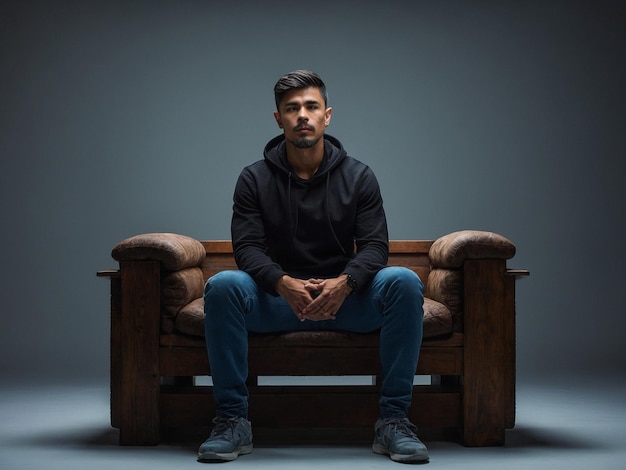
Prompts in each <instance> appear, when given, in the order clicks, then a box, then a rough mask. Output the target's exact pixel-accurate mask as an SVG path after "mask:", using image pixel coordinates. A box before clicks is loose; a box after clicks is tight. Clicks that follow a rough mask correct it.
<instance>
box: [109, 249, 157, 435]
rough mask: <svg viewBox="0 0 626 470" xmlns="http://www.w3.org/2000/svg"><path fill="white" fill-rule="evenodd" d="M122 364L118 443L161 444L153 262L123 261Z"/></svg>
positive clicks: (120, 333)
mask: <svg viewBox="0 0 626 470" xmlns="http://www.w3.org/2000/svg"><path fill="white" fill-rule="evenodd" d="M121 273H122V278H121V299H122V303H121V315H120V317H121V318H120V324H119V339H120V354H121V356H122V357H123V358H124V360H123V362H122V371H121V377H120V379H121V383H120V384H118V386H119V390H118V393H119V400H120V409H119V428H120V444H122V445H156V444H158V443H159V392H160V381H161V380H160V375H159V343H158V341H159V316H160V312H159V300H160V282H159V278H160V266H159V263H158V262H156V261H145V262H136V261H135V262H121Z"/></svg>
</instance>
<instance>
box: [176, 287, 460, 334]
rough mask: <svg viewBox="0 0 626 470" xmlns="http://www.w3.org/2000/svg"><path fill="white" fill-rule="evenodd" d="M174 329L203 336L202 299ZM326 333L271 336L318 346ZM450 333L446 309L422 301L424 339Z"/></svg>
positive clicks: (184, 313)
mask: <svg viewBox="0 0 626 470" xmlns="http://www.w3.org/2000/svg"><path fill="white" fill-rule="evenodd" d="M175 329H176V331H177V332H179V333H183V334H186V335H191V336H204V300H203V299H202V298H200V299H196V300H194V301H193V302H191V303H190V304H188V305H186V306H184V307H183V308H182V309H181V310H180V312H179V313H178V316H177V317H176V323H175ZM326 333H327V332H294V333H284V334H280V335H271V336H272V337H274V336H276V337H280V338H281V339H282V340H283V341H284V340H288V339H289V338H293V339H294V341H298V342H299V344H305V343H306V342H307V341H309V342H311V341H312V342H313V343H314V344H316V345H319V344H320V341H324V339H325V338H327V336H328V337H329V338H330V336H332V337H333V338H334V337H335V336H336V335H335V336H333V335H326ZM450 333H452V314H451V313H450V310H449V309H448V307H446V306H445V305H443V304H442V303H439V302H436V301H434V300H432V299H428V298H426V299H424V338H432V337H435V336H442V335H447V334H450ZM307 338H308V340H307Z"/></svg>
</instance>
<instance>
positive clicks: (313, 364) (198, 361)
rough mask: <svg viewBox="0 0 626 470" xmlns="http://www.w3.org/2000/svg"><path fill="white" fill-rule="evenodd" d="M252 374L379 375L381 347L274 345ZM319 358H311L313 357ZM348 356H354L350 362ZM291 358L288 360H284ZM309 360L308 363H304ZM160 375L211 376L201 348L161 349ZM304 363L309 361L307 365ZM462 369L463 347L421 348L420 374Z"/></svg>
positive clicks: (253, 364)
mask: <svg viewBox="0 0 626 470" xmlns="http://www.w3.org/2000/svg"><path fill="white" fill-rule="evenodd" d="M252 355H253V359H252V360H251V361H250V364H249V368H248V369H249V374H250V375H261V376H263V375H278V376H281V375H284V376H299V375H306V376H315V375H320V376H328V375H378V374H379V373H380V362H379V359H378V349H368V350H363V349H362V348H358V349H354V350H351V349H346V348H341V349H333V348H324V349H319V348H308V349H307V350H299V348H272V349H271V350H268V349H263V350H256V351H253V352H252ZM311 355H313V357H315V358H316V360H315V361H311V360H310V358H311V357H312V356H311ZM347 357H354V358H355V359H353V360H351V361H350V362H349V363H348V362H346V361H345V358H347ZM285 358H289V359H285ZM302 361H306V362H302ZM160 364H161V375H164V376H204V375H210V374H211V372H210V368H209V361H208V358H207V354H206V351H205V350H203V349H201V348H175V347H172V348H161V349H160ZM302 364H307V367H306V368H303V367H302ZM462 372H463V348H459V347H455V348H441V347H427V346H424V347H422V349H421V350H420V358H419V363H418V366H417V370H416V374H417V375H431V374H439V375H461V374H462Z"/></svg>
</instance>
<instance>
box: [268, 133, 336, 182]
mask: <svg viewBox="0 0 626 470" xmlns="http://www.w3.org/2000/svg"><path fill="white" fill-rule="evenodd" d="M346 155H347V154H346V151H345V150H344V148H343V145H342V144H341V142H339V140H338V139H336V138H335V137H333V136H331V135H328V134H324V161H323V162H322V164H321V165H320V168H319V169H318V170H317V172H316V173H315V174H314V175H313V177H312V178H311V179H310V181H311V182H314V181H315V180H317V179H319V178H322V177H324V176H325V175H326V174H327V173H328V172H330V171H331V170H332V169H333V168H335V167H336V166H337V165H339V164H340V163H341V161H342V160H343V159H344V158H346ZM263 157H264V158H265V161H266V162H267V163H268V164H269V165H271V166H272V167H274V168H276V169H278V170H280V171H282V172H284V173H285V174H287V175H291V174H293V169H292V168H291V165H290V164H289V161H288V160H287V151H286V143H285V136H284V135H283V134H281V135H279V136H276V137H274V138H273V139H272V140H270V141H269V142H268V143H267V145H266V146H265V149H264V150H263Z"/></svg>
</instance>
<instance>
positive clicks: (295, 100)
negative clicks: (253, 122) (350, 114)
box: [274, 87, 332, 148]
mask: <svg viewBox="0 0 626 470" xmlns="http://www.w3.org/2000/svg"><path fill="white" fill-rule="evenodd" d="M331 114H332V108H326V105H325V103H324V97H323V96H322V94H321V93H320V89H319V88H318V87H308V88H300V89H296V90H292V91H290V92H289V93H287V94H286V95H285V96H284V98H283V100H282V101H281V102H280V105H279V108H278V111H277V112H275V113H274V118H275V119H276V122H277V123H278V127H280V128H281V129H283V131H284V132H285V139H286V140H287V141H288V142H291V143H292V144H293V145H294V146H295V147H297V148H310V147H313V146H314V145H315V144H316V143H317V142H318V141H319V140H320V139H321V138H322V137H323V136H324V130H325V129H326V126H328V124H329V123H330V116H331Z"/></svg>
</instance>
